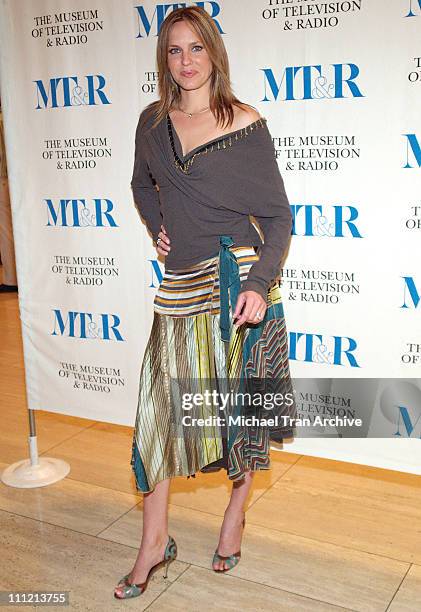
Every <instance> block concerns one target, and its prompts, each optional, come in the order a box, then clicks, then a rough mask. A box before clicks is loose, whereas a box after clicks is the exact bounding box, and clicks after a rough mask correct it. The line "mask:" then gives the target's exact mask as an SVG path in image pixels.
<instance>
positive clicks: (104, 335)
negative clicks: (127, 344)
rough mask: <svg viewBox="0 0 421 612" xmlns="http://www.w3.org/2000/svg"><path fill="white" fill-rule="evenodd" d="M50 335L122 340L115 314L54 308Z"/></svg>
mask: <svg viewBox="0 0 421 612" xmlns="http://www.w3.org/2000/svg"><path fill="white" fill-rule="evenodd" d="M53 312H54V331H53V332H52V333H51V335H52V336H63V337H67V338H78V339H80V340H117V341H118V342H124V338H123V336H122V335H121V334H120V332H119V330H118V326H119V325H120V323H121V321H120V317H119V316H117V315H116V314H103V313H102V314H92V313H90V312H77V311H73V310H71V311H68V312H66V313H62V312H61V310H59V309H54V310H53Z"/></svg>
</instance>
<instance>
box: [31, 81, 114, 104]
mask: <svg viewBox="0 0 421 612" xmlns="http://www.w3.org/2000/svg"><path fill="white" fill-rule="evenodd" d="M34 83H35V86H36V89H35V91H36V96H37V105H36V107H35V108H36V110H40V109H42V108H44V109H45V108H64V107H69V106H96V105H98V104H111V102H110V101H109V99H108V98H107V96H106V94H105V91H104V87H105V77H104V76H103V75H102V74H88V75H86V76H83V77H78V76H60V77H53V78H51V79H49V80H48V81H43V80H42V79H39V80H37V81H34Z"/></svg>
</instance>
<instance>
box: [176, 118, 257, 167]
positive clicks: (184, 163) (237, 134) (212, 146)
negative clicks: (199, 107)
mask: <svg viewBox="0 0 421 612" xmlns="http://www.w3.org/2000/svg"><path fill="white" fill-rule="evenodd" d="M265 124H266V119H265V117H259V119H256V121H253V122H252V123H250V124H249V125H246V126H245V127H244V128H241V129H239V130H235V131H233V132H230V133H229V134H225V135H224V136H221V137H220V138H214V139H213V140H210V141H209V142H206V143H204V144H203V145H199V146H198V147H195V148H194V149H192V151H190V153H188V154H187V155H186V156H185V157H184V158H183V159H181V158H180V156H179V155H178V153H177V150H176V148H175V143H174V130H173V126H172V121H171V118H170V115H169V113H167V128H168V136H169V139H170V143H171V148H172V151H173V155H174V163H175V165H176V166H177V168H179V169H180V170H181V171H182V172H184V173H185V174H188V173H189V170H190V168H191V166H192V164H193V162H194V160H195V158H196V157H197V156H198V155H203V154H207V153H211V152H212V151H215V150H220V149H226V148H229V147H232V145H233V144H234V143H235V142H237V141H238V140H241V139H243V138H245V137H246V136H249V134H251V133H252V132H253V131H254V130H255V129H256V128H259V127H263V126H264V125H265Z"/></svg>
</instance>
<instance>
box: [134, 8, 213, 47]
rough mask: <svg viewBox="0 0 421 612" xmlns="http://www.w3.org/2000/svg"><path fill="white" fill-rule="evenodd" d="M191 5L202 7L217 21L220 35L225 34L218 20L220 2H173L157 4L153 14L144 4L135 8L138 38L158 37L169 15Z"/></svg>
mask: <svg viewBox="0 0 421 612" xmlns="http://www.w3.org/2000/svg"><path fill="white" fill-rule="evenodd" d="M191 5H195V6H200V7H201V8H203V9H205V11H207V12H208V13H209V15H210V16H211V17H212V19H213V20H214V21H215V24H216V26H217V27H218V30H219V31H220V33H221V34H224V32H223V31H222V28H221V25H220V23H219V21H218V20H217V19H216V17H217V16H218V15H219V13H220V11H221V7H220V6H219V3H218V2H214V1H213V0H208V1H207V2H175V3H174V2H172V3H170V4H157V5H156V6H155V9H154V11H153V13H152V12H151V11H150V12H148V11H147V10H146V9H145V7H144V6H143V5H142V4H141V5H139V6H135V7H134V8H135V10H136V13H137V24H138V31H137V35H136V38H145V37H148V36H150V35H151V34H152V35H153V36H158V34H159V31H160V29H161V26H162V23H163V21H164V19H165V17H166V16H167V13H169V12H172V11H175V10H177V9H178V8H184V7H186V6H191Z"/></svg>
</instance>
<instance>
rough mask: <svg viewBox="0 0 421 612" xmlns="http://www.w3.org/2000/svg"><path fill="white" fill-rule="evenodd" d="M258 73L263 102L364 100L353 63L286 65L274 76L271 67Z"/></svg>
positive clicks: (357, 70) (357, 71)
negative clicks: (328, 99) (261, 77)
mask: <svg viewBox="0 0 421 612" xmlns="http://www.w3.org/2000/svg"><path fill="white" fill-rule="evenodd" d="M261 70H262V71H263V75H264V92H265V93H264V97H263V99H262V102H270V101H276V100H285V101H289V100H323V99H326V98H333V99H337V98H350V97H353V98H362V97H364V96H363V94H362V93H361V90H360V89H359V87H358V85H357V84H356V82H355V79H356V78H357V76H358V75H359V72H360V71H359V68H358V66H357V65H356V64H331V65H329V66H327V67H323V68H322V66H321V65H315V66H287V67H286V68H284V70H283V72H282V73H279V75H278V74H277V75H276V76H275V74H274V72H273V70H272V68H262V69H261ZM277 77H278V78H277Z"/></svg>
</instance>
